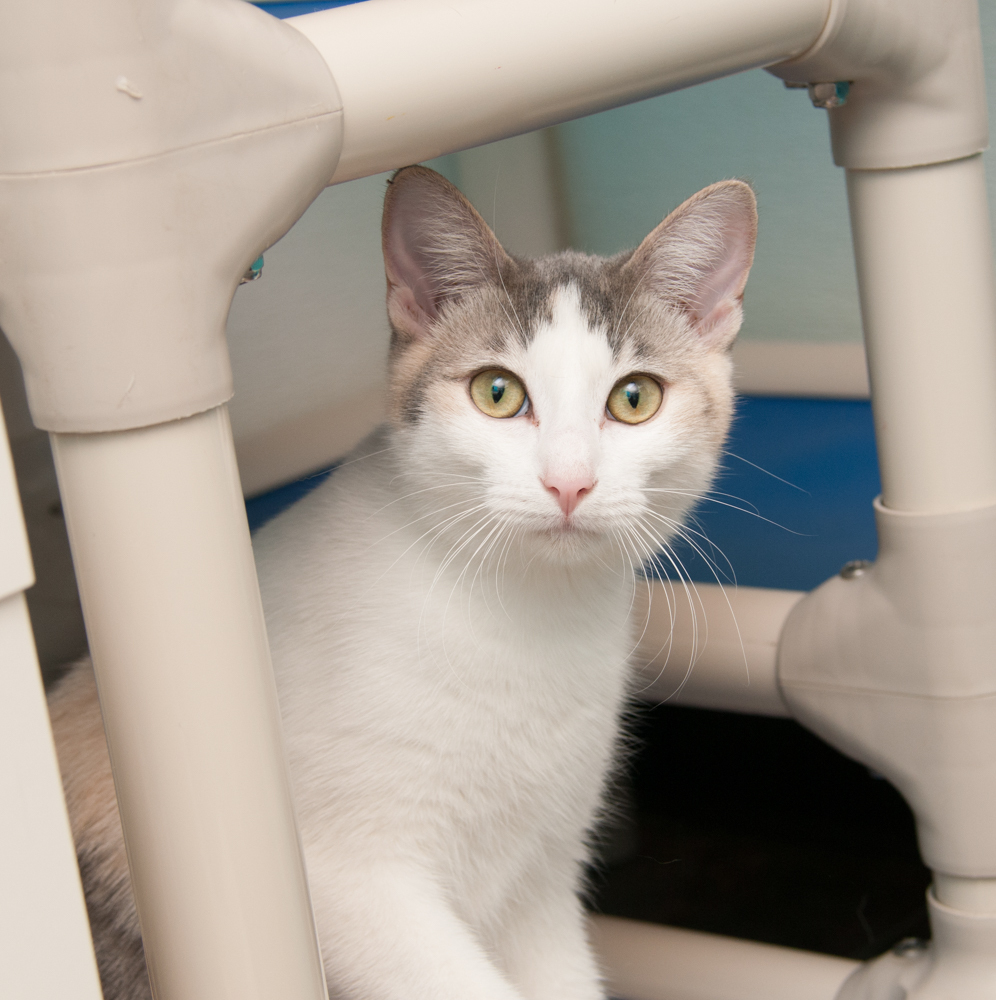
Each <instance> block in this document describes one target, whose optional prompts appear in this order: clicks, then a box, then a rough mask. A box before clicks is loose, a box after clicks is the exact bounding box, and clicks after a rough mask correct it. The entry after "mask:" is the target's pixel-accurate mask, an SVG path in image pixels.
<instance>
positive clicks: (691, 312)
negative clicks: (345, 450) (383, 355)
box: [383, 167, 757, 562]
mask: <svg viewBox="0 0 996 1000" xmlns="http://www.w3.org/2000/svg"><path fill="white" fill-rule="evenodd" d="M756 229H757V216H756V209H755V200H754V195H753V192H752V191H751V189H750V187H749V186H748V185H746V184H744V183H742V182H740V181H725V182H722V183H719V184H714V185H712V186H711V187H708V188H705V189H704V190H703V191H700V192H699V193H698V194H696V195H695V196H694V197H692V198H690V199H689V200H688V201H686V202H685V203H684V204H683V205H681V206H680V207H679V208H677V209H676V210H675V211H674V212H672V213H671V214H670V215H669V216H668V217H667V218H666V219H665V220H664V221H663V222H662V223H661V224H660V225H659V226H658V227H657V228H656V229H655V230H654V231H653V232H652V233H651V234H650V235H649V236H648V237H647V238H646V239H645V240H644V241H643V243H642V244H641V245H640V246H639V247H638V248H637V249H636V250H635V251H631V252H627V253H623V254H619V255H618V256H616V257H613V258H610V259H604V258H599V257H592V256H588V255H585V254H581V253H575V252H565V253H560V254H555V255H552V256H549V257H544V258H541V259H539V260H522V259H519V258H513V257H511V256H509V255H508V254H507V253H506V252H505V251H504V250H503V249H502V247H501V246H500V244H499V243H498V241H497V239H496V238H495V236H494V234H493V233H492V232H491V230H490V229H489V228H488V227H487V225H486V224H485V223H484V221H483V220H482V219H481V217H480V216H479V215H478V213H477V212H476V211H475V210H474V208H473V207H472V206H471V205H470V203H469V202H468V201H467V200H466V199H465V198H464V197H463V195H461V194H460V192H459V191H457V189H456V188H455V187H453V185H451V184H450V183H449V182H448V181H447V180H445V179H444V178H443V177H441V176H440V175H439V174H437V173H435V172H433V171H431V170H428V169H426V168H424V167H407V168H405V169H403V170H401V171H399V172H398V173H397V174H396V175H395V177H394V178H393V180H392V182H391V184H390V186H389V188H388V192H387V198H386V202H385V206H384V224H383V240H384V260H385V266H386V270H387V281H388V293H387V306H388V314H389V317H390V321H391V326H392V330H393V338H392V345H391V365H390V394H391V401H390V408H391V419H392V423H393V425H394V431H393V435H394V440H395V442H396V443H397V445H398V448H397V451H398V459H399V461H400V462H401V464H402V474H403V476H404V478H405V480H406V488H407V493H408V495H409V496H412V497H416V498H417V502H418V503H419V504H420V506H421V507H422V509H424V510H425V511H426V514H425V515H424V516H425V517H426V518H427V519H428V521H433V522H436V521H438V524H439V526H440V530H447V533H448V534H450V535H453V536H459V535H461V534H464V535H466V536H467V537H468V538H470V539H471V541H470V542H469V543H466V544H470V545H472V546H474V547H476V546H477V545H478V543H480V544H482V545H484V544H488V540H489V539H492V538H502V539H503V538H506V537H508V538H511V537H513V536H514V537H515V538H516V539H517V540H518V541H520V542H521V543H522V544H524V545H526V546H527V547H528V548H530V549H532V550H533V551H535V552H537V553H541V554H542V553H546V554H549V555H550V556H553V557H556V558H558V559H568V560H574V559H578V558H585V557H590V556H593V555H604V553H605V549H606V547H609V548H617V549H618V548H622V549H623V550H624V551H625V552H626V553H627V554H628V555H629V557H630V558H632V559H633V560H635V561H637V562H640V561H644V560H645V559H646V558H648V557H649V556H650V555H651V554H652V553H653V552H655V551H657V550H658V548H659V547H660V544H661V543H662V542H663V541H664V540H665V539H666V538H668V537H670V536H671V535H672V534H673V532H674V529H675V526H676V524H677V523H679V522H680V521H681V519H682V517H683V515H684V514H685V513H686V512H687V509H688V507H689V506H690V505H691V504H692V503H693V502H694V501H695V499H696V497H698V496H699V495H700V494H702V493H703V492H704V491H705V490H707V489H708V488H709V485H710V482H711V480H712V477H713V474H714V472H715V469H716V465H717V462H718V457H719V454H720V450H721V447H722V443H723V440H724V438H725V435H726V432H727V429H728V427H729V423H730V418H731V414H732V408H733V390H732V386H731V371H732V368H731V361H730V350H729V349H730V346H731V344H732V342H733V338H734V337H735V336H736V333H737V331H738V329H739V328H740V323H741V319H742V311H741V300H742V296H743V291H744V285H745V283H746V281H747V274H748V271H749V269H750V265H751V260H752V257H753V251H754V240H755V235H756ZM434 511H435V512H436V513H434ZM437 514H438V517H437ZM447 519H448V520H447ZM428 521H427V523H428ZM496 544H497V543H496Z"/></svg>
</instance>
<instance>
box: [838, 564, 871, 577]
mask: <svg viewBox="0 0 996 1000" xmlns="http://www.w3.org/2000/svg"><path fill="white" fill-rule="evenodd" d="M869 566H871V561H870V560H868V559H852V560H851V561H850V562H846V563H844V565H843V566H842V567H841V570H840V576H841V579H842V580H855V579H857V578H858V577H859V576H864V575H865V571H866V570H867V569H868V567H869Z"/></svg>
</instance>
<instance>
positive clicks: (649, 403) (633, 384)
mask: <svg viewBox="0 0 996 1000" xmlns="http://www.w3.org/2000/svg"><path fill="white" fill-rule="evenodd" d="M663 399H664V391H663V390H662V389H661V387H660V385H659V384H658V383H657V382H655V381H654V380H653V379H652V378H648V377H647V376H646V375H627V376H626V377H625V378H621V379H619V381H618V382H616V384H615V385H614V386H613V387H612V392H610V393H609V398H608V400H606V403H605V407H606V409H607V410H608V411H609V413H611V414H612V416H614V417H615V418H616V420H621V421H622V422H623V423H624V424H642V423H643V421H644V420H649V419H650V418H651V417H652V416H653V415H654V414H655V413H656V412H657V411H658V410H659V409H660V408H661V402H662V400H663Z"/></svg>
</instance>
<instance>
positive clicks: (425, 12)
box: [288, 0, 830, 183]
mask: <svg viewBox="0 0 996 1000" xmlns="http://www.w3.org/2000/svg"><path fill="white" fill-rule="evenodd" d="M829 9H830V0H751V2H749V3H744V2H743V0H615V2H613V3H607V2H606V0H546V2H544V3H537V2H536V0H419V2H418V3H412V2H409V0H366V2H365V3H359V4H354V5H352V6H348V7H342V8H339V9H334V10H327V11H321V12H318V13H314V14H305V15H303V16H301V17H296V18H291V19H289V21H288V23H289V24H293V25H294V27H296V28H297V29H298V30H299V31H301V32H303V33H304V34H305V35H306V36H307V37H308V38H310V39H311V41H312V42H313V43H314V44H315V46H316V47H317V48H318V50H319V51H320V52H321V54H322V55H323V56H324V57H325V60H326V62H327V63H328V65H329V69H330V70H331V72H332V75H333V76H334V77H335V81H336V86H337V87H338V89H339V93H340V95H341V98H342V104H343V109H344V111H343V127H344V135H343V141H344V145H343V149H342V155H341V157H340V159H339V165H338V167H337V168H336V171H335V174H334V176H333V178H332V181H331V183H338V182H339V181H346V180H350V179H352V178H354V177H362V176H365V175H367V174H373V173H377V172H379V171H381V170H388V169H391V168H393V167H400V166H404V165H405V164H407V163H416V162H419V161H421V160H427V159H430V158H431V157H434V156H439V155H441V154H442V153H448V152H451V151H453V150H456V149H466V148H468V147H470V146H477V145H479V144H481V143H484V142H490V141H492V140H494V139H501V138H504V137H506V136H509V135H515V134H517V133H520V132H528V131H530V130H532V129H536V128H540V127H542V126H544V125H550V124H553V123H556V122H561V121H566V120H567V119H570V118H577V117H579V116H581V115H584V114H589V113H591V112H593V111H601V110H604V109H606V108H612V107H616V106H618V105H620V104H625V103H628V102H630V101H638V100H641V99H642V98H645V97H651V96H653V95H654V94H662V93H664V92H666V91H669V90H676V89H678V88H680V87H686V86H689V85H691V84H694V83H701V82H702V81H705V80H711V79H714V78H716V77H720V76H726V75H728V74H730V73H736V72H738V71H740V70H745V69H751V68H753V67H756V66H765V65H768V64H771V63H774V62H779V61H781V60H784V59H790V58H792V57H794V56H796V55H799V54H800V53H802V52H804V51H805V50H806V49H807V48H808V47H809V46H810V45H811V44H812V43H813V42H814V41H815V40H816V38H817V37H818V36H819V34H820V31H821V29H822V28H823V26H824V23H825V22H826V19H827V16H828V12H829Z"/></svg>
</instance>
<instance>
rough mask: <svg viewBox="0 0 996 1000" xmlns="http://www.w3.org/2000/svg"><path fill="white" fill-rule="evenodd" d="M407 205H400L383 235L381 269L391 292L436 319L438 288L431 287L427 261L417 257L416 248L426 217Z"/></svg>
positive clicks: (427, 316)
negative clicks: (385, 275)
mask: <svg viewBox="0 0 996 1000" xmlns="http://www.w3.org/2000/svg"><path fill="white" fill-rule="evenodd" d="M407 207H408V206H399V207H398V208H399V210H397V211H395V212H394V213H393V215H392V218H391V219H390V220H389V228H388V230H387V232H386V233H385V234H384V268H385V270H386V272H387V280H388V282H389V284H390V285H391V289H390V291H391V293H392V294H394V293H395V292H402V291H403V292H405V293H407V294H406V295H404V300H405V305H406V307H410V306H411V305H414V306H416V308H417V309H418V311H419V312H420V313H421V314H422V315H423V316H424V317H426V318H428V319H435V318H436V316H437V315H438V309H437V308H436V300H437V296H438V292H439V290H438V289H437V288H435V287H434V286H433V282H432V280H431V278H430V276H429V273H428V269H427V267H426V263H425V262H424V261H422V260H420V259H419V255H418V252H417V251H416V250H415V247H416V246H417V240H418V237H419V231H420V230H423V229H424V225H425V220H424V219H421V218H419V216H418V214H417V213H413V212H410V211H406V208H407Z"/></svg>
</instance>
